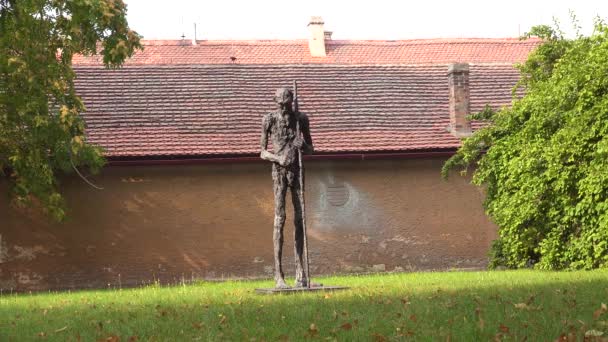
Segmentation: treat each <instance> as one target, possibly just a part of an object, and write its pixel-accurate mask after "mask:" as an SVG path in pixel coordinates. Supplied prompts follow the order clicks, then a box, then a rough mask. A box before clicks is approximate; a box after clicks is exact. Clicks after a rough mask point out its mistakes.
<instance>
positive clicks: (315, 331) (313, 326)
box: [308, 323, 319, 336]
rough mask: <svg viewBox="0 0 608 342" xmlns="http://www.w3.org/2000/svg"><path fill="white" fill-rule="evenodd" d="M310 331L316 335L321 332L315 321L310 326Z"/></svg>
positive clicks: (311, 334) (312, 334)
mask: <svg viewBox="0 0 608 342" xmlns="http://www.w3.org/2000/svg"><path fill="white" fill-rule="evenodd" d="M308 333H309V334H310V336H315V335H317V334H318V333H319V329H317V326H316V325H315V324H314V323H311V324H310V327H308Z"/></svg>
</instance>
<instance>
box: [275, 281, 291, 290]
mask: <svg viewBox="0 0 608 342" xmlns="http://www.w3.org/2000/svg"><path fill="white" fill-rule="evenodd" d="M274 288H275V289H289V288H290V287H289V285H287V284H286V283H285V280H284V279H280V280H277V283H276V285H275V286H274Z"/></svg>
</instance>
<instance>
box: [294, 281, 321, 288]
mask: <svg viewBox="0 0 608 342" xmlns="http://www.w3.org/2000/svg"><path fill="white" fill-rule="evenodd" d="M295 287H308V281H306V280H298V281H296V284H295ZM310 287H323V284H319V283H310Z"/></svg>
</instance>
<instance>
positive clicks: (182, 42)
mask: <svg viewBox="0 0 608 342" xmlns="http://www.w3.org/2000/svg"><path fill="white" fill-rule="evenodd" d="M539 41H541V39H540V38H529V39H526V40H522V39H520V38H515V37H511V38H508V37H507V38H416V39H395V40H391V39H335V40H328V41H327V43H328V44H332V45H333V44H354V45H367V44H369V45H380V44H386V43H390V44H412V45H418V44H427V45H429V44H445V43H452V44H454V43H486V44H487V43H512V44H513V43H515V44H526V43H538V42H539ZM306 43H308V40H307V39H242V40H241V39H234V40H230V39H218V40H197V41H196V44H197V45H196V46H199V45H204V46H209V45H292V44H306ZM142 44H143V45H144V46H193V45H192V41H191V40H189V39H174V40H171V39H148V40H145V39H144V40H142Z"/></svg>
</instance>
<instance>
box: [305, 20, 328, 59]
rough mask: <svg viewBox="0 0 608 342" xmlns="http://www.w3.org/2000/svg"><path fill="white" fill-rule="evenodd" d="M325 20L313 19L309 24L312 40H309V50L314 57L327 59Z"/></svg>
mask: <svg viewBox="0 0 608 342" xmlns="http://www.w3.org/2000/svg"><path fill="white" fill-rule="evenodd" d="M323 24H325V23H324V22H323V18H321V17H311V18H310V22H309V23H308V29H309V30H310V38H308V49H309V50H310V55H311V56H312V57H325V56H327V55H326V54H325V31H323Z"/></svg>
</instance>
